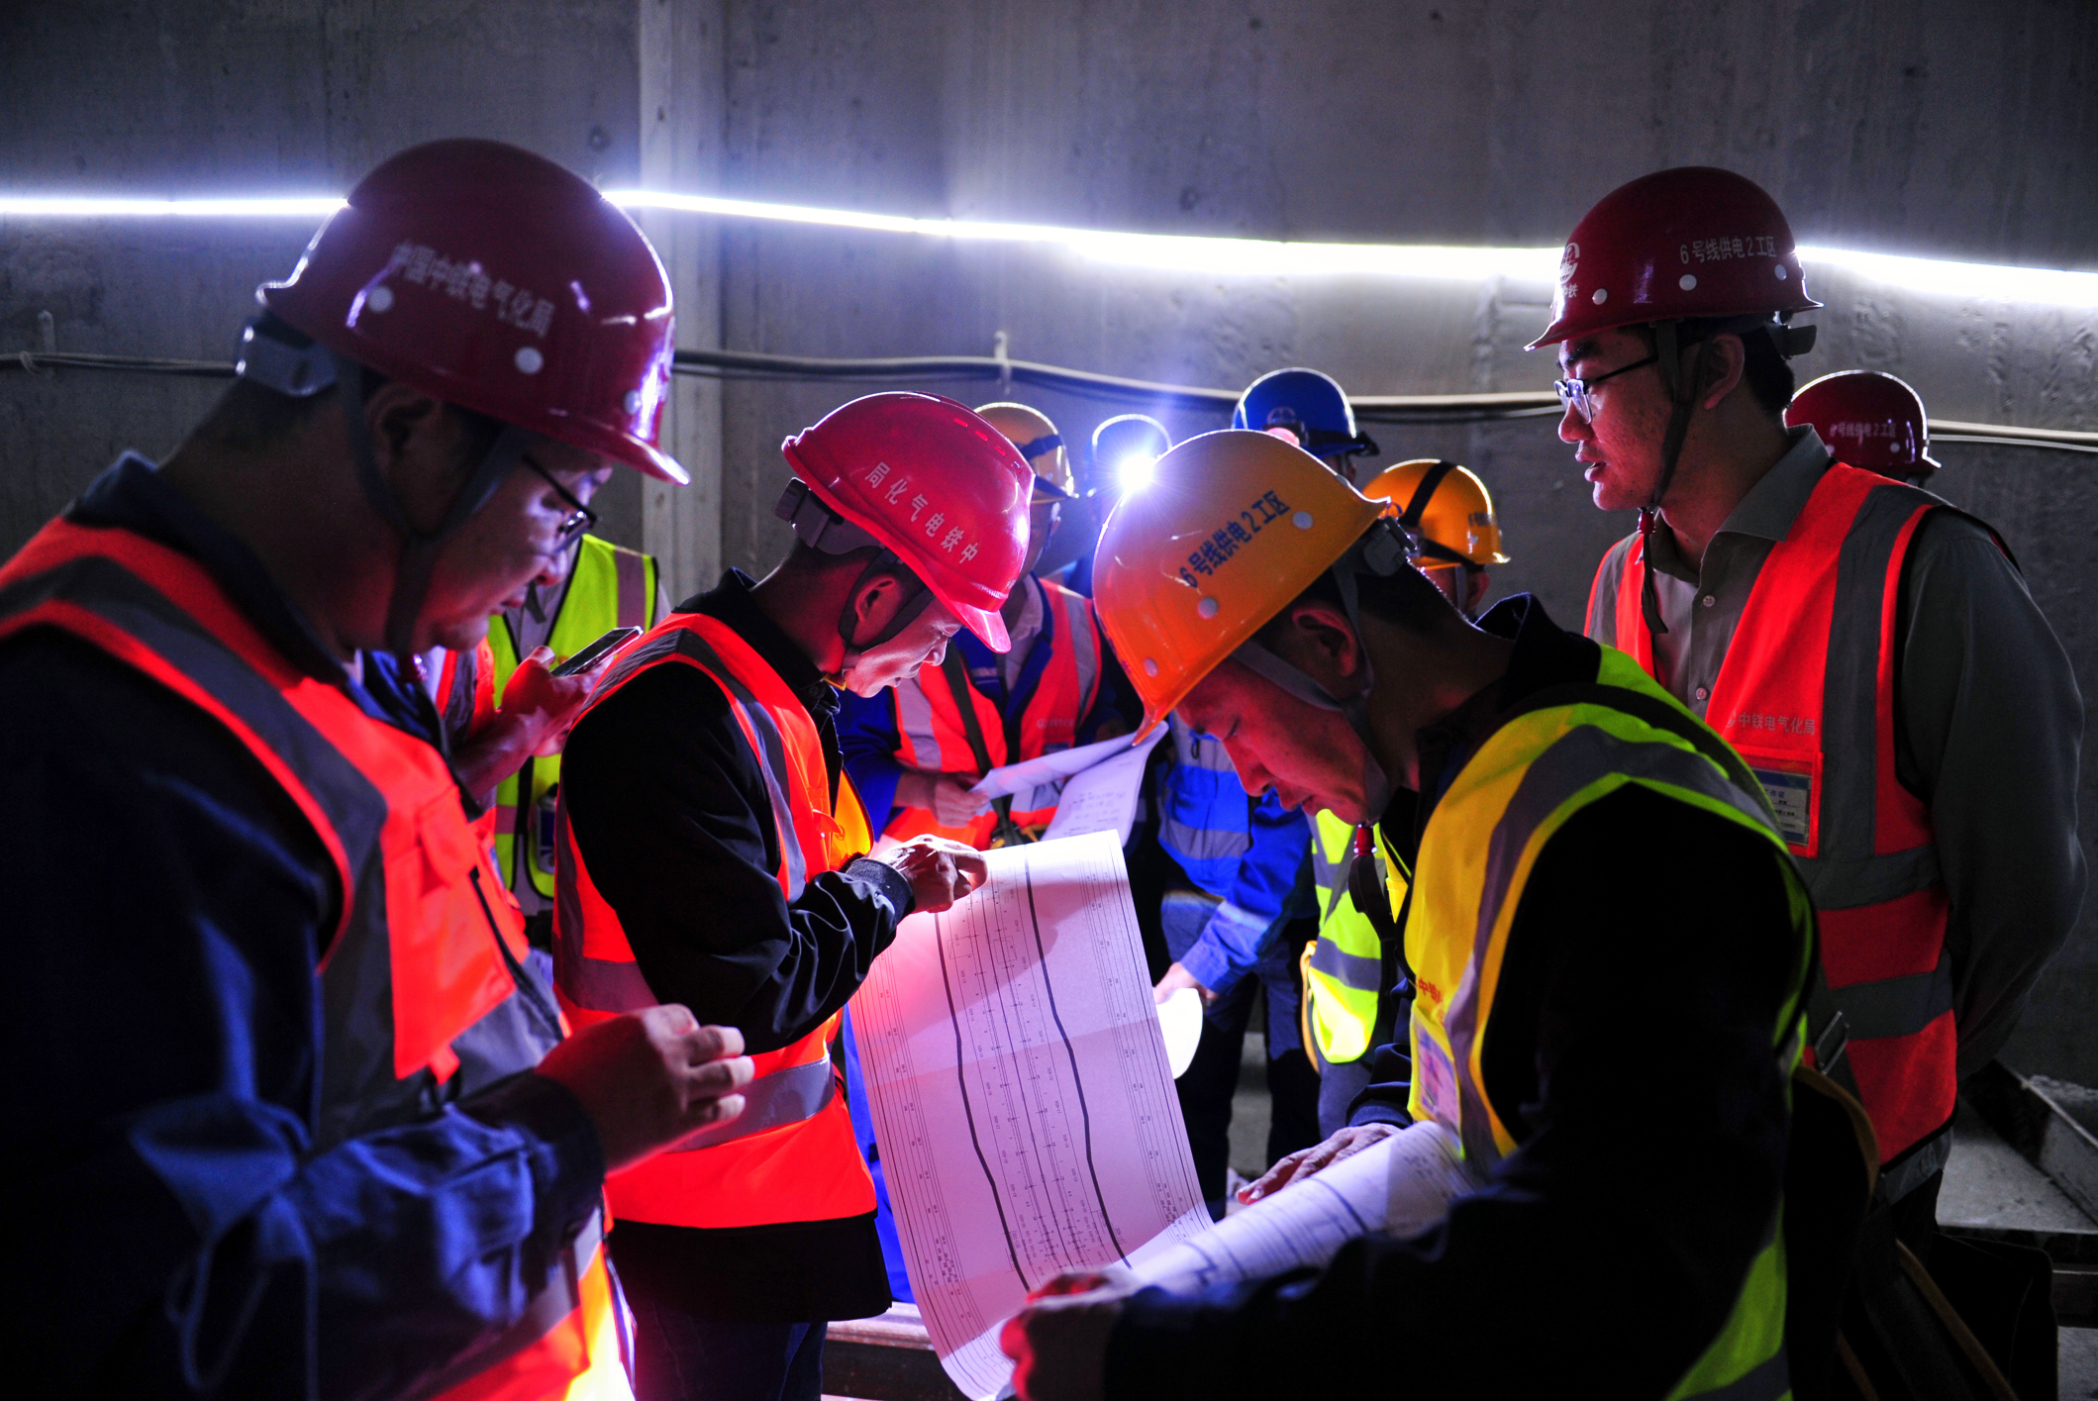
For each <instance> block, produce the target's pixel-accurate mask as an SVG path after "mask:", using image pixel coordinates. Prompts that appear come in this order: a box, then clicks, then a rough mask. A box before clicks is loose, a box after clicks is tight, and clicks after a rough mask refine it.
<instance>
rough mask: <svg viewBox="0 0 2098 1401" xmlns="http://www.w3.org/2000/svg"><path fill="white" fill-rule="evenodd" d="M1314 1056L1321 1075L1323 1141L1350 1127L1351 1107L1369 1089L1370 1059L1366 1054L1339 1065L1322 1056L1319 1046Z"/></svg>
mask: <svg viewBox="0 0 2098 1401" xmlns="http://www.w3.org/2000/svg"><path fill="white" fill-rule="evenodd" d="M1311 1055H1312V1060H1313V1061H1314V1062H1315V1063H1316V1064H1317V1066H1318V1072H1319V1138H1320V1139H1321V1140H1324V1139H1328V1138H1331V1137H1333V1135H1335V1134H1337V1133H1339V1132H1340V1131H1341V1130H1342V1129H1344V1128H1346V1127H1347V1126H1348V1106H1349V1105H1351V1104H1353V1103H1354V1102H1355V1096H1357V1095H1359V1094H1361V1093H1362V1092H1363V1090H1365V1089H1367V1088H1368V1087H1369V1083H1370V1059H1371V1058H1370V1053H1369V1052H1367V1051H1364V1052H1363V1053H1362V1054H1361V1055H1360V1056H1357V1057H1356V1058H1355V1059H1354V1060H1351V1061H1342V1062H1340V1063H1339V1064H1338V1065H1336V1064H1334V1063H1333V1062H1332V1061H1329V1060H1327V1059H1326V1058H1325V1057H1324V1056H1322V1055H1320V1054H1319V1053H1318V1047H1316V1046H1314V1047H1312V1048H1311Z"/></svg>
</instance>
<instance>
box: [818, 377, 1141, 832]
mask: <svg viewBox="0 0 2098 1401" xmlns="http://www.w3.org/2000/svg"><path fill="white" fill-rule="evenodd" d="M976 412H977V413H978V414H979V415H981V416H982V418H983V420H984V421H985V422H986V423H989V424H990V425H991V426H992V427H994V428H996V429H997V430H998V431H999V432H1000V433H1003V434H1004V435H1005V436H1006V437H1007V438H1008V439H1010V440H1011V441H1012V443H1013V445H1014V447H1015V448H1016V449H1017V450H1018V452H1019V453H1020V455H1021V456H1022V457H1023V458H1025V459H1026V460H1027V464H1028V466H1029V467H1030V468H1031V469H1032V471H1033V481H1034V486H1033V495H1032V497H1031V500H1030V504H1029V508H1028V510H1029V525H1028V535H1027V559H1026V568H1025V569H1023V570H1022V571H1021V573H1020V577H1019V579H1018V580H1017V581H1016V582H1015V583H1014V584H1013V588H1012V592H1011V594H1010V595H1009V596H1008V597H1007V598H1006V599H1005V601H1004V604H1003V607H1002V608H1001V609H1000V616H1001V617H1002V618H1003V619H1004V622H1005V627H1006V631H1007V634H1008V635H1009V636H1010V638H1011V640H1012V646H1011V649H1010V650H1004V649H993V648H991V647H988V646H985V645H984V644H983V643H982V642H981V641H980V640H977V639H975V638H973V637H968V636H964V637H959V638H957V639H956V640H955V645H954V646H953V647H950V648H949V649H948V650H947V654H946V656H945V658H944V659H943V660H942V661H941V663H940V665H939V666H938V667H935V668H933V669H932V670H931V671H930V672H929V673H920V674H918V675H917V676H914V677H906V678H904V679H902V680H900V681H898V682H897V684H896V685H895V687H894V688H893V689H888V690H883V691H879V692H876V693H874V694H872V695H871V696H870V697H868V698H865V699H862V698H860V697H858V696H851V695H848V696H847V697H846V699H845V701H844V704H843V706H842V707H841V709H840V711H839V718H838V740H839V743H840V745H841V746H842V747H843V750H844V754H845V766H846V769H847V770H848V771H849V772H850V773H851V774H852V781H853V786H854V787H855V788H857V789H858V790H859V793H860V797H861V798H862V800H863V801H865V802H866V804H867V808H868V812H869V813H870V815H871V816H872V817H873V818H874V819H875V820H876V823H877V828H878V830H879V832H880V833H881V834H883V835H885V836H887V837H889V838H890V839H892V840H895V841H905V840H908V839H909V838H911V837H914V836H919V835H922V834H930V835H934V836H941V837H946V838H948V839H949V840H952V841H958V842H962V843H964V844H966V845H968V846H972V847H975V848H977V849H979V850H983V849H986V848H989V847H992V846H1003V845H1007V844H1009V843H1011V842H1016V841H1031V840H1033V839H1034V838H1035V837H1038V836H1039V835H1040V834H1041V832H1042V829H1043V828H1045V827H1047V826H1048V825H1049V820H1050V819H1051V818H1052V817H1054V816H1055V815H1056V800H1057V794H1058V792H1059V791H1060V785H1057V784H1044V785H1042V786H1040V787H1037V788H1034V789H1032V790H1030V791H1028V792H1025V793H1019V794H1014V795H1012V796H1010V797H1005V798H1000V799H997V800H996V801H995V802H994V801H992V800H988V799H983V798H979V797H976V796H975V795H973V794H972V793H970V791H969V789H970V788H971V787H972V786H974V784H975V783H976V781H977V780H978V779H979V778H981V777H983V775H984V774H986V773H988V772H990V771H991V770H992V769H994V768H1001V767H1003V766H1004V765H1007V764H1014V763H1018V762H1020V761H1021V760H1023V759H1033V758H1038V757H1040V756H1041V755H1043V754H1047V753H1053V752H1055V751H1056V750H1059V749H1069V748H1070V747H1071V746H1073V745H1074V744H1087V743H1091V742H1092V741H1093V740H1095V739H1098V738H1099V737H1100V731H1101V728H1102V726H1103V725H1109V724H1111V723H1113V722H1115V721H1116V720H1117V719H1118V717H1117V714H1116V710H1115V695H1116V688H1115V686H1114V685H1113V683H1112V681H1111V680H1110V679H1109V673H1110V672H1111V671H1112V669H1113V662H1112V661H1111V659H1109V658H1107V657H1106V656H1105V655H1104V653H1103V649H1102V647H1101V645H1100V629H1099V625H1098V624H1097V623H1095V622H1094V621H1093V605H1092V603H1091V602H1090V601H1089V600H1088V599H1086V598H1085V597H1084V596H1083V595H1081V594H1077V593H1073V592H1072V591H1071V590H1069V589H1067V588H1065V587H1063V586H1062V585H1061V584H1058V583H1056V582H1055V581H1053V580H1049V579H1042V578H1038V577H1036V575H1035V573H1034V568H1035V565H1036V564H1037V563H1038V562H1039V560H1040V558H1041V553H1042V550H1043V548H1044V547H1045V546H1047V545H1048V543H1049V540H1050V537H1051V536H1053V535H1054V534H1055V533H1056V527H1057V521H1058V517H1059V514H1060V512H1061V510H1062V507H1063V505H1064V503H1065V502H1067V501H1070V500H1073V499H1074V497H1075V493H1074V492H1073V490H1072V481H1071V465H1070V460H1069V458H1068V456H1067V455H1066V453H1065V451H1064V442H1063V438H1062V436H1061V435H1059V434H1058V433H1057V431H1056V425H1055V424H1053V423H1051V422H1050V421H1049V419H1048V418H1047V417H1045V416H1044V415H1043V414H1041V413H1039V412H1037V411H1036V410H1034V409H1031V408H1028V407H1027V406H1026V405H1024V404H1002V403H1001V404H985V405H983V406H982V407H981V408H979V409H978V410H977V411H976ZM1125 728H1126V726H1120V725H1117V726H1116V727H1115V728H1114V729H1113V730H1112V731H1111V732H1112V733H1121V732H1122V731H1123V729H1125Z"/></svg>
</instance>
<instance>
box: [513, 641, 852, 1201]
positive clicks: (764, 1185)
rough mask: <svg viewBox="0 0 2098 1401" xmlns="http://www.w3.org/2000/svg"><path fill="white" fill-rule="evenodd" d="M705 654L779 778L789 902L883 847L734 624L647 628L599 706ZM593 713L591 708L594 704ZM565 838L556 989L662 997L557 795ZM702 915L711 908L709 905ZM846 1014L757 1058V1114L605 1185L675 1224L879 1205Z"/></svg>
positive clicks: (697, 914) (598, 697)
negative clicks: (843, 1050)
mask: <svg viewBox="0 0 2098 1401" xmlns="http://www.w3.org/2000/svg"><path fill="white" fill-rule="evenodd" d="M666 665H677V666H689V667H692V668H694V669H696V670H697V671H699V672H701V673H702V674H703V675H705V676H706V677H707V678H708V679H709V680H711V681H712V682H713V683H714V684H715V685H717V686H719V687H720V688H721V690H722V693H723V694H724V695H726V696H727V697H728V702H729V711H730V713H731V714H732V715H734V716H735V718H736V726H737V728H738V729H740V730H741V731H742V732H743V742H744V743H745V744H747V745H749V746H750V752H751V753H752V754H753V755H754V756H755V757H756V759H757V766H758V772H759V773H761V774H763V775H764V779H765V792H766V796H767V797H768V798H769V799H770V800H771V809H772V820H773V822H774V823H776V824H777V827H778V845H779V853H780V864H779V871H778V873H777V875H778V879H779V886H780V892H781V894H783V895H784V896H785V897H786V898H787V901H788V903H789V904H791V903H793V902H794V901H795V900H797V899H799V898H800V897H801V891H802V887H803V885H804V884H806V882H807V881H808V879H809V878H810V877H812V876H817V875H821V874H822V873H823V872H825V871H835V870H838V869H840V868H841V867H843V866H844V865H845V864H846V863H847V862H848V861H850V860H852V859H853V858H854V857H855V856H862V855H865V854H866V851H867V849H868V847H869V846H870V845H872V840H871V835H870V833H869V832H868V830H867V815H866V813H865V811H864V810H863V809H862V808H861V807H860V800H859V798H858V796H857V795H856V794H854V792H853V790H852V784H851V782H850V780H848V779H846V778H845V777H844V775H843V774H840V775H839V780H838V795H837V799H836V802H835V804H833V801H832V799H831V793H830V773H829V769H828V767H827V766H826V764H825V763H824V758H823V742H822V740H821V738H820V737H819V736H818V734H817V732H816V724H815V722H814V721H813V720H811V719H810V718H809V713H808V710H807V708H806V707H804V706H803V705H802V703H801V699H800V697H798V696H796V695H795V694H794V692H793V690H792V689H790V688H789V687H788V685H787V683H786V682H784V681H782V680H781V679H780V677H779V673H777V672H775V671H774V670H773V669H772V668H771V667H770V666H768V665H766V663H765V661H764V659H763V658H761V657H760V656H758V654H757V653H756V652H755V651H754V650H752V648H751V646H750V644H749V643H747V642H745V641H744V640H743V639H742V638H740V637H738V636H737V635H736V633H735V631H734V630H733V629H731V628H730V627H729V625H728V624H726V623H724V622H722V621H721V620H719V619H718V618H712V617H708V616H706V615H705V614H700V613H673V614H671V615H670V616H669V617H667V618H665V619H664V620H663V621H662V622H661V623H658V624H657V625H656V627H655V630H654V631H652V632H650V633H649V634H647V635H646V636H645V637H640V638H637V639H635V640H634V641H633V642H632V643H630V644H628V646H627V647H626V648H625V649H624V650H623V651H622V652H621V653H620V655H619V657H618V658H617V659H616V660H615V661H614V662H613V663H612V669H611V670H610V671H609V672H607V673H606V675H605V679H604V680H603V681H602V682H601V683H599V685H598V688H597V692H596V694H595V695H594V696H593V697H592V698H591V701H590V706H591V707H592V708H594V707H596V706H598V705H601V704H603V703H604V701H605V700H606V699H607V698H608V697H610V696H612V695H615V694H617V693H618V691H619V690H620V688H621V687H623V686H625V685H626V684H627V683H628V682H630V681H632V680H633V679H634V678H635V677H636V676H639V675H641V674H642V673H643V672H645V671H647V670H648V669H649V668H651V667H656V666H666ZM584 714H586V715H587V714H589V710H588V709H586V710H585V711H584ZM554 835H555V839H556V840H557V841H558V842H559V843H560V847H559V850H560V859H559V860H558V861H556V862H555V865H554V985H555V991H556V992H557V993H558V994H559V995H560V998H561V1006H562V1009H563V1010H564V1011H565V1012H567V1014H568V1016H569V1018H570V1019H571V1020H572V1021H573V1022H574V1023H575V1024H576V1025H578V1026H588V1025H589V1024H590V1023H592V1022H598V1021H603V1020H605V1019H607V1018H609V1017H614V1016H617V1015H619V1014H620V1013H622V1012H628V1011H633V1010H635V1009H637V1008H641V1007H649V1006H653V1005H654V1004H656V1003H657V1002H660V1001H661V1000H662V999H661V998H659V997H657V996H656V994H655V993H654V992H653V991H651V990H650V988H649V986H648V982H647V980H646V979H644V978H643V977H642V976H641V969H640V966H639V965H638V964H636V963H635V961H634V950H633V947H632V946H631V945H630V944H629V943H628V942H627V937H626V932H625V930H624V929H622V928H621V927H620V923H619V914H618V912H617V911H616V910H614V909H613V908H612V907H611V905H610V904H608V903H606V901H605V898H604V897H603V896H602V895H600V894H599V893H598V890H597V886H596V885H595V884H594V883H593V882H592V881H591V879H590V870H589V867H588V866H587V865H586V864H585V863H584V860H583V856H582V853H581V851H580V850H579V849H578V848H577V846H576V843H575V835H574V833H573V831H572V830H571V829H570V827H569V824H568V808H567V803H566V799H565V798H563V799H559V800H557V804H556V807H555V813H554ZM693 917H694V918H695V919H704V918H705V917H706V915H705V912H704V911H699V910H695V911H694V912H693ZM838 1021H839V1018H838V1016H837V1015H833V1016H830V1017H828V1018H826V1019H825V1020H824V1022H823V1024H822V1025H821V1026H818V1027H816V1028H815V1029H814V1030H813V1031H810V1032H809V1033H808V1034H806V1035H805V1036H802V1037H801V1038H799V1039H798V1040H796V1041H794V1042H793V1043H792V1044H790V1045H787V1046H783V1047H781V1048H780V1049H779V1050H776V1051H767V1052H765V1053H764V1054H762V1055H757V1056H753V1057H751V1060H752V1062H753V1067H752V1068H753V1070H754V1071H755V1076H754V1078H753V1079H752V1080H751V1083H750V1085H749V1087H748V1088H747V1089H745V1090H744V1092H743V1096H744V1109H743V1113H742V1114H741V1115H739V1116H738V1117H736V1118H735V1119H733V1120H731V1121H730V1122H728V1123H726V1124H720V1125H716V1126H714V1127H712V1128H706V1129H701V1130H700V1131H699V1132H697V1133H695V1134H692V1135H690V1136H689V1137H687V1138H685V1139H683V1140H681V1141H680V1142H678V1143H677V1144H676V1145H675V1146H674V1147H672V1148H670V1149H668V1150H666V1151H664V1152H662V1153H659V1154H657V1155H656V1156H655V1157H653V1158H650V1159H648V1160H646V1161H644V1162H641V1163H638V1164H636V1165H635V1166H633V1167H630V1168H628V1169H626V1170H625V1171H623V1172H618V1173H614V1174H613V1175H612V1176H611V1178H610V1179H609V1180H608V1181H607V1182H606V1184H605V1192H606V1195H607V1197H608V1198H609V1199H610V1200H611V1203H612V1210H613V1212H614V1213H615V1214H617V1215H618V1216H620V1217H622V1218H624V1219H627V1220H633V1221H652V1222H655V1223H657V1224H659V1225H665V1226H694V1227H724V1226H763V1225H771V1224H774V1223H777V1222H784V1221H826V1220H831V1219H833V1218H836V1217H843V1216H864V1215H866V1214H867V1213H868V1212H870V1211H872V1210H874V1180H873V1179H872V1178H871V1177H869V1176H868V1174H867V1165H866V1163H865V1162H864V1161H863V1160H862V1159H861V1157H860V1150H859V1144H858V1141H857V1140H856V1139H855V1138H854V1136H853V1132H852V1118H851V1116H850V1114H849V1112H848V1111H847V1109H846V1103H845V1096H844V1095H843V1094H842V1093H840V1092H839V1087H838V1076H837V1070H836V1068H835V1067H834V1066H833V1065H832V1063H831V1059H830V1043H831V1041H832V1039H833V1038H835V1037H836V1036H837V1034H838Z"/></svg>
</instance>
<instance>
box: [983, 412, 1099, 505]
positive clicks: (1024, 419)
mask: <svg viewBox="0 0 2098 1401" xmlns="http://www.w3.org/2000/svg"><path fill="white" fill-rule="evenodd" d="M976 416H977V417H978V418H981V419H982V420H983V421H984V422H986V423H988V424H990V425H991V427H993V428H995V429H997V430H998V431H999V432H1001V433H1003V434H1004V435H1005V436H1006V437H1008V438H1010V439H1012V442H1013V446H1014V447H1016V448H1018V449H1019V450H1020V456H1022V457H1024V458H1026V459H1027V465H1028V466H1030V467H1032V468H1034V475H1035V491H1034V499H1035V500H1037V501H1041V500H1045V499H1046V500H1051V501H1070V500H1073V499H1075V498H1076V497H1077V495H1078V490H1077V486H1076V484H1075V483H1074V481H1073V479H1072V476H1071V458H1070V455H1069V454H1068V453H1066V452H1065V451H1064V437H1063V434H1061V433H1059V432H1057V431H1056V425H1055V424H1054V423H1051V422H1050V421H1049V415H1047V414H1045V413H1043V412H1042V411H1041V410H1040V409H1031V408H1029V407H1028V406H1027V405H1025V404H985V405H983V406H982V407H980V408H978V409H977V410H976Z"/></svg>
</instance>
